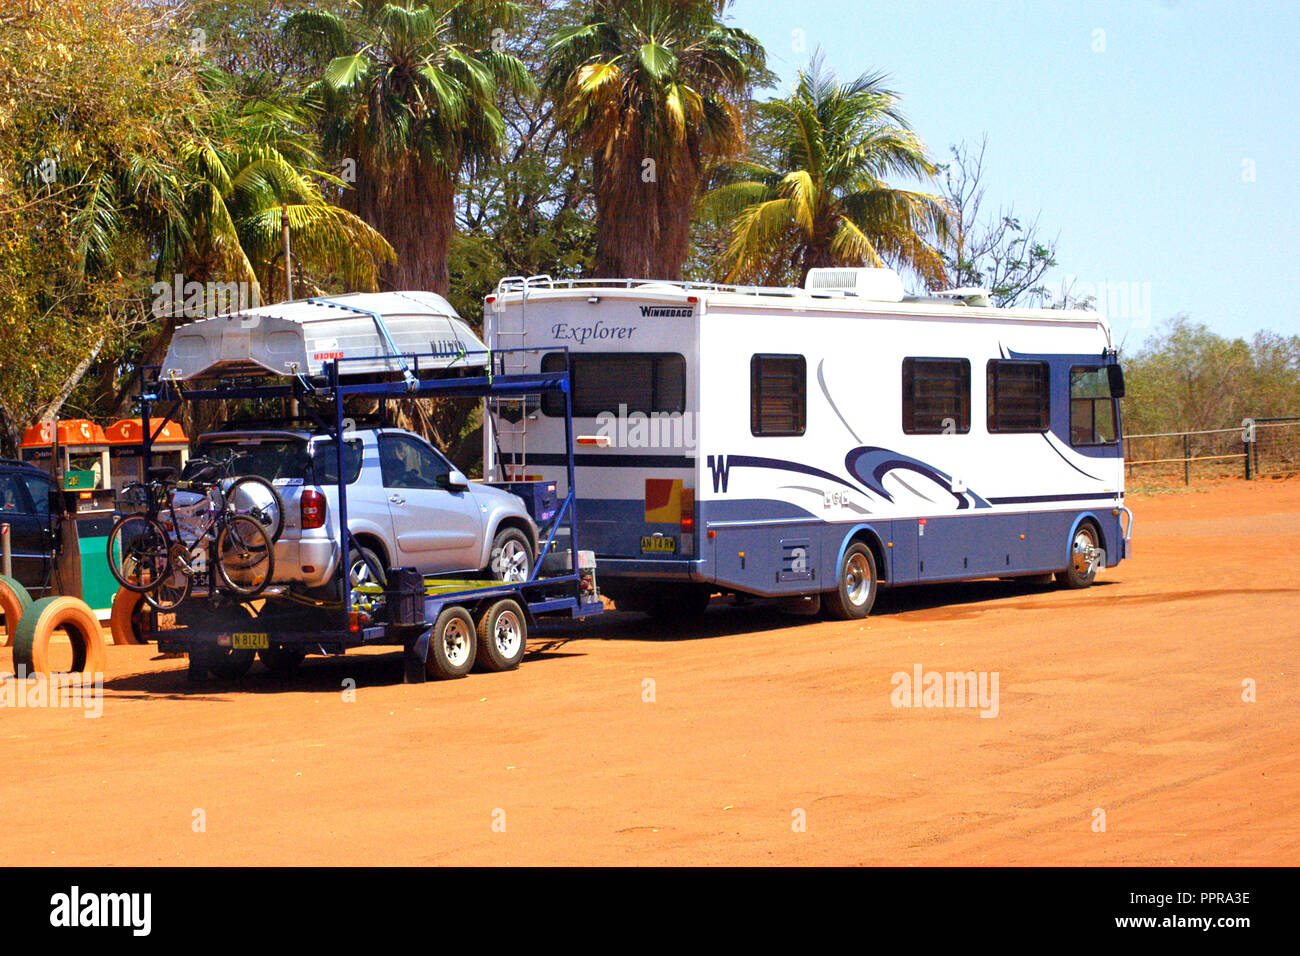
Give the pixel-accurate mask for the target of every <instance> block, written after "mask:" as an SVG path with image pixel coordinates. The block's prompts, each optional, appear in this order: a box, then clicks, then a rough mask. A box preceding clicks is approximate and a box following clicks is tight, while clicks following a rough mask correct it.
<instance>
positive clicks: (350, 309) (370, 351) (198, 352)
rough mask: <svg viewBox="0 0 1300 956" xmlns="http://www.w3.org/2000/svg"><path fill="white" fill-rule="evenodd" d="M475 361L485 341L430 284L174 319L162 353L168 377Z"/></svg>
mask: <svg viewBox="0 0 1300 956" xmlns="http://www.w3.org/2000/svg"><path fill="white" fill-rule="evenodd" d="M335 361H336V362H338V363H339V373H340V375H346V376H357V375H376V374H385V373H393V374H401V376H402V377H403V378H404V379H405V380H406V382H407V384H408V386H409V385H411V384H413V383H414V382H415V381H416V380H417V378H418V377H419V376H420V375H422V374H424V373H426V372H446V371H452V370H456V369H478V368H483V367H485V366H487V365H488V361H489V358H488V349H487V346H486V345H484V344H483V342H482V340H481V339H479V337H478V336H477V335H475V334H474V332H473V331H472V330H471V329H470V327H469V326H468V325H466V323H465V322H464V320H463V319H461V317H460V316H459V315H458V314H457V312H456V310H455V308H453V307H452V305H451V303H450V302H448V301H447V300H446V299H444V298H443V297H442V296H440V295H438V294H437V293H434V292H423V291H410V292H354V293H349V294H346V295H335V296H317V297H313V298H309V299H298V300H295V301H292V302H279V303H276V304H275V305H264V306H259V307H257V308H253V309H244V310H242V311H239V312H231V313H228V314H226V315H218V316H215V317H213V318H209V319H200V320H198V321H197V322H192V323H190V324H189V325H184V326H181V327H180V328H178V329H177V330H176V332H175V333H174V334H173V336H172V341H171V345H170V346H169V347H168V349H167V356H166V358H165V359H164V360H163V365H162V377H163V378H165V379H170V380H172V381H190V380H193V379H203V378H215V377H226V376H234V375H260V374H268V373H269V374H272V375H285V376H306V377H309V378H315V377H318V376H321V375H323V374H324V367H325V363H327V362H335Z"/></svg>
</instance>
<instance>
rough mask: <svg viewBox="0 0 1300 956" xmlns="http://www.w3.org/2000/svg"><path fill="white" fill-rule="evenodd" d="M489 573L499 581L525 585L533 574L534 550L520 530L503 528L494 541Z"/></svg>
mask: <svg viewBox="0 0 1300 956" xmlns="http://www.w3.org/2000/svg"><path fill="white" fill-rule="evenodd" d="M488 572H489V573H490V574H491V576H492V577H493V578H495V579H496V580H498V581H508V582H512V583H523V582H524V581H527V580H528V579H529V577H531V576H532V573H533V548H532V545H531V544H529V543H528V537H527V536H526V535H525V534H524V533H523V532H522V531H520V530H519V529H518V528H502V529H501V530H500V531H498V532H497V536H496V537H495V538H493V539H492V563H491V564H490V565H489V566H488Z"/></svg>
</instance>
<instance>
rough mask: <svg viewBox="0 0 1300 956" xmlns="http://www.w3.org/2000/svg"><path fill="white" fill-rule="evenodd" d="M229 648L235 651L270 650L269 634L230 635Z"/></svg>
mask: <svg viewBox="0 0 1300 956" xmlns="http://www.w3.org/2000/svg"><path fill="white" fill-rule="evenodd" d="M230 646H231V647H232V648H234V649H235V650H237V651H264V650H267V649H268V648H270V646H271V639H270V635H269V634H251V633H250V634H231V635H230Z"/></svg>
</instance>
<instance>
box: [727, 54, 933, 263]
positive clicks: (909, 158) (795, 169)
mask: <svg viewBox="0 0 1300 956" xmlns="http://www.w3.org/2000/svg"><path fill="white" fill-rule="evenodd" d="M884 82H885V77H884V76H883V75H881V74H865V75H863V76H860V77H858V78H857V79H855V80H851V81H849V82H846V83H841V82H839V81H838V80H837V79H836V78H835V76H834V74H832V73H830V72H828V71H826V70H825V69H824V68H823V66H822V63H821V61H820V59H814V61H813V63H812V66H811V67H810V68H809V69H808V70H807V71H800V73H799V77H798V81H797V83H796V85H795V89H794V91H793V92H792V93H790V95H788V96H784V97H777V98H774V99H771V100H767V101H765V102H763V103H760V104H758V146H757V148H756V149H755V150H754V152H753V155H752V156H751V157H750V158H749V159H747V160H746V161H744V162H740V163H735V164H733V165H732V166H730V167H729V168H728V169H726V170H724V171H723V172H722V173H721V174H720V175H719V176H718V179H719V180H720V184H718V185H716V186H715V188H714V189H713V190H712V191H711V192H710V193H709V195H708V199H707V202H708V206H709V210H710V212H711V214H713V215H715V216H722V217H729V218H730V219H731V222H732V226H731V239H730V242H729V243H728V245H727V247H726V249H725V250H724V251H723V254H722V257H721V261H720V263H719V265H720V266H721V268H722V269H724V270H725V271H726V275H727V281H757V282H762V283H764V284H772V283H775V282H781V281H788V280H789V279H790V278H791V264H792V263H797V268H796V269H794V276H793V277H794V278H795V281H796V282H799V281H801V280H802V278H803V275H804V274H805V273H806V272H807V270H808V269H810V268H814V267H824V266H837V265H868V266H883V265H885V264H886V263H887V262H888V263H890V264H893V265H897V266H901V267H905V268H910V269H912V270H913V271H915V272H916V273H918V274H919V275H921V276H922V278H924V279H926V280H927V281H937V280H938V279H939V278H940V277H941V276H942V275H943V260H942V257H941V256H940V254H939V252H938V251H937V250H936V249H935V248H934V246H933V245H931V242H930V239H929V237H930V236H933V235H936V234H937V235H939V236H942V235H944V234H945V233H946V229H947V212H948V210H947V206H946V204H945V202H944V201H943V200H942V199H941V198H940V197H939V196H936V195H933V194H931V193H926V192H921V191H918V190H913V189H903V188H899V187H896V186H891V185H890V184H889V182H888V178H889V177H895V176H903V177H907V178H913V179H921V180H925V179H929V178H931V177H933V176H934V174H935V173H936V171H937V167H936V166H935V164H934V162H933V161H932V160H931V159H930V156H929V154H928V152H927V150H926V148H925V144H924V143H922V142H921V139H920V137H919V136H917V134H916V133H915V132H914V131H913V130H912V129H911V127H910V126H908V124H907V121H906V119H905V118H904V116H903V115H902V113H901V112H900V109H899V105H898V94H897V93H895V92H894V91H893V90H890V89H888V88H887V87H886V86H885V85H884Z"/></svg>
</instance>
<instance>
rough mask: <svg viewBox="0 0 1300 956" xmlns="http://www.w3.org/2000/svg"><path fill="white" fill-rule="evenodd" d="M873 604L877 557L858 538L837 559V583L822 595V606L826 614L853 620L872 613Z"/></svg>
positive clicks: (838, 618)
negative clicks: (839, 558) (838, 565)
mask: <svg viewBox="0 0 1300 956" xmlns="http://www.w3.org/2000/svg"><path fill="white" fill-rule="evenodd" d="M875 603H876V559H875V556H874V555H873V554H872V553H871V549H870V548H868V547H867V546H866V545H865V544H863V543H862V542H861V541H855V542H853V544H851V545H849V547H848V550H847V551H845V552H844V559H843V560H842V561H841V562H840V568H839V575H838V586H837V587H836V588H835V590H833V591H827V592H825V593H824V594H823V595H822V607H823V608H824V609H825V611H826V614H827V616H828V617H831V618H833V619H835V620H837V621H852V620H857V619H859V618H864V617H866V616H867V615H868V614H870V613H871V605H873V604H875Z"/></svg>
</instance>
